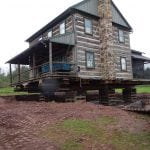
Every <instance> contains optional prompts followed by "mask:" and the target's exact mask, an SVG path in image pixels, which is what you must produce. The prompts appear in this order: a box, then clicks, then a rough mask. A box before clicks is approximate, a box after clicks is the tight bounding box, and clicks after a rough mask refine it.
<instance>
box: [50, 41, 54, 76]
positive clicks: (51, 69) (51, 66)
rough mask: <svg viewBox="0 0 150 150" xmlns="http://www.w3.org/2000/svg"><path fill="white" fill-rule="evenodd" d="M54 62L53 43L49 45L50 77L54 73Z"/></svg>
mask: <svg viewBox="0 0 150 150" xmlns="http://www.w3.org/2000/svg"><path fill="white" fill-rule="evenodd" d="M52 63H53V60H52V42H51V41H50V43H49V71H50V75H52V73H53V64H52Z"/></svg>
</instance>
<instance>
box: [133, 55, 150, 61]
mask: <svg viewBox="0 0 150 150" xmlns="http://www.w3.org/2000/svg"><path fill="white" fill-rule="evenodd" d="M132 59H138V60H143V61H145V63H150V58H148V57H145V56H142V55H136V54H132Z"/></svg>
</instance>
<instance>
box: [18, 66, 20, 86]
mask: <svg viewBox="0 0 150 150" xmlns="http://www.w3.org/2000/svg"><path fill="white" fill-rule="evenodd" d="M20 73H21V72H20V64H18V82H19V83H20V81H21V74H20Z"/></svg>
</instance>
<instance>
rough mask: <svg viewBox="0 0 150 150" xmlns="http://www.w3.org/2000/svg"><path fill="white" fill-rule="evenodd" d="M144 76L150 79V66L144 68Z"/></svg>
mask: <svg viewBox="0 0 150 150" xmlns="http://www.w3.org/2000/svg"><path fill="white" fill-rule="evenodd" d="M144 77H145V78H146V79H150V68H147V69H145V71H144Z"/></svg>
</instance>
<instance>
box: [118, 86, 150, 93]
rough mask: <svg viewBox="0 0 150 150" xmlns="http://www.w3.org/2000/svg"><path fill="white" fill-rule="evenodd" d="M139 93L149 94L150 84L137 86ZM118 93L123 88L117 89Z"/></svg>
mask: <svg viewBox="0 0 150 150" xmlns="http://www.w3.org/2000/svg"><path fill="white" fill-rule="evenodd" d="M136 89H137V93H139V94H149V93H150V85H140V86H136ZM115 91H116V92H117V93H122V89H116V90H115Z"/></svg>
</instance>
